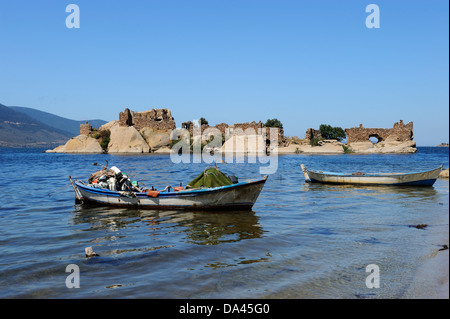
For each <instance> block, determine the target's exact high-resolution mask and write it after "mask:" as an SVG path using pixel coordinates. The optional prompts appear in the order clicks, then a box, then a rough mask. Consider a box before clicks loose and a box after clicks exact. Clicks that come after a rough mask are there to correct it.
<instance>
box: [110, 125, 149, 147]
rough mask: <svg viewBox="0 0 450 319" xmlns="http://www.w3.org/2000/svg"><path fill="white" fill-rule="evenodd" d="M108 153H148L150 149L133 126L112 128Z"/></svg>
mask: <svg viewBox="0 0 450 319" xmlns="http://www.w3.org/2000/svg"><path fill="white" fill-rule="evenodd" d="M110 131H111V135H110V142H109V145H108V153H149V152H150V147H149V146H148V144H147V143H146V142H145V140H144V138H143V137H142V136H141V134H139V132H138V131H137V130H136V129H135V128H134V127H133V126H112V127H111V130H110Z"/></svg>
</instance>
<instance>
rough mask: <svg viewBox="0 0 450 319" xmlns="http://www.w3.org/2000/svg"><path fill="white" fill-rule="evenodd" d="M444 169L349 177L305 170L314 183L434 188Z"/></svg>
mask: <svg viewBox="0 0 450 319" xmlns="http://www.w3.org/2000/svg"><path fill="white" fill-rule="evenodd" d="M441 169H442V168H437V169H434V170H431V171H427V172H419V173H408V174H402V173H397V174H365V175H349V174H340V173H330V172H316V171H312V170H304V173H306V175H305V177H306V176H308V178H309V181H310V182H313V183H328V184H352V185H371V186H373V185H382V186H432V185H433V184H434V182H435V181H436V179H437V178H438V176H439V173H440V172H441Z"/></svg>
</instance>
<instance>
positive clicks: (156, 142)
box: [140, 127, 170, 152]
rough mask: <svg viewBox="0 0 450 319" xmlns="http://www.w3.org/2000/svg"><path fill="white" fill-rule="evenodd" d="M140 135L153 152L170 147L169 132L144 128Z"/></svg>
mask: <svg viewBox="0 0 450 319" xmlns="http://www.w3.org/2000/svg"><path fill="white" fill-rule="evenodd" d="M140 133H141V135H142V136H143V137H144V139H145V141H146V142H147V144H148V146H149V147H150V149H151V151H152V152H154V151H156V150H159V149H160V148H163V147H168V146H169V145H170V134H169V133H167V132H161V131H154V130H153V129H152V128H150V127H144V128H143V129H142V130H141V131H140Z"/></svg>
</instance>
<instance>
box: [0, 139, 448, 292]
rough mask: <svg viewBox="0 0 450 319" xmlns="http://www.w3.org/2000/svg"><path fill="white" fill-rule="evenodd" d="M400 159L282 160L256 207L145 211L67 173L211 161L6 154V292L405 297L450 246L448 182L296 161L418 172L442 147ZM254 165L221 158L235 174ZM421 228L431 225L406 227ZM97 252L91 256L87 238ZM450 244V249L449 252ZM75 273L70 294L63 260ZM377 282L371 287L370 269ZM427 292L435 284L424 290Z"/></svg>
mask: <svg viewBox="0 0 450 319" xmlns="http://www.w3.org/2000/svg"><path fill="white" fill-rule="evenodd" d="M418 150H419V151H418V153H416V154H406V155H405V154H402V155H355V154H345V155H284V156H280V157H279V160H278V169H277V171H276V173H275V174H273V175H270V176H269V179H268V181H267V183H266V185H265V187H264V189H263V191H262V193H261V195H260V197H259V199H258V201H257V202H256V204H255V206H254V207H253V210H252V211H244V212H195V211H192V212H191V211H187V212H183V211H151V210H135V209H117V208H104V207H95V208H93V207H90V208H87V207H83V206H80V205H75V202H74V197H75V194H74V191H73V189H72V187H71V186H70V183H69V180H68V176H69V175H71V176H72V177H73V178H76V179H81V180H87V178H88V177H89V175H90V174H91V173H92V172H94V171H96V170H98V168H97V167H95V166H92V163H93V162H98V163H101V164H103V163H105V160H108V161H109V166H113V165H114V166H117V167H119V168H120V169H121V170H122V171H125V172H127V173H128V174H129V175H131V176H132V177H133V178H135V179H138V180H139V181H140V182H143V183H145V185H146V186H147V187H150V186H155V187H157V188H158V189H162V188H164V187H165V186H166V185H169V184H170V185H174V186H178V185H179V183H180V182H182V183H183V185H186V184H187V183H188V182H189V181H190V180H192V179H193V178H194V177H195V176H197V175H198V174H199V173H200V172H201V171H202V170H203V169H204V168H205V167H206V166H208V165H207V164H204V163H203V164H202V163H200V164H174V163H172V162H171V160H170V157H169V156H168V155H109V154H102V155H93V154H90V155H68V154H45V153H41V151H42V150H36V149H0V163H1V168H0V188H1V195H2V200H1V201H0V287H1V288H2V289H1V290H0V298H407V297H410V296H411V295H410V294H409V290H410V287H411V285H412V283H413V282H415V281H417V280H416V279H417V278H416V275H417V273H418V270H419V269H420V267H421V265H423V264H424V263H426V262H427V260H429V259H432V258H434V256H436V255H437V254H441V253H445V252H439V251H438V250H439V248H441V246H442V245H443V244H447V243H448V229H449V181H448V180H443V179H438V180H437V181H436V183H435V184H434V186H433V187H424V188H420V187H406V188H405V187H348V186H347V187H345V186H329V185H320V184H305V182H304V177H303V174H302V172H301V169H300V164H301V163H304V164H305V165H306V166H307V167H309V168H311V169H317V170H324V171H325V170H326V171H337V172H345V171H346V172H355V171H362V172H408V171H423V170H429V169H433V168H436V167H438V166H440V165H443V166H444V167H445V168H447V167H448V164H449V150H448V148H436V147H430V148H426V147H423V148H419V149H418ZM260 166H261V165H260V164H251V163H250V164H249V163H234V164H233V163H228V164H219V168H220V169H222V170H223V171H225V172H227V173H234V174H235V175H237V176H238V177H239V180H240V181H243V180H246V179H256V178H260V176H261V175H260V174H259V168H260ZM417 224H428V227H427V228H425V229H416V228H412V227H409V225H417ZM89 246H92V247H93V248H94V250H95V252H96V253H98V254H99V255H100V256H99V257H93V258H89V259H87V258H86V257H85V254H84V249H85V247H89ZM447 252H448V251H447ZM71 264H74V265H77V266H78V267H79V270H80V288H72V289H69V288H67V286H66V278H67V277H68V276H69V275H70V274H71V273H70V272H66V267H67V266H68V265H71ZM371 264H375V265H377V266H378V267H379V273H380V281H379V282H380V287H379V288H373V289H369V288H368V287H367V286H366V278H367V276H369V274H370V273H368V272H366V267H367V266H368V265H371ZM423 289H424V290H425V291H422V293H425V295H426V290H427V289H429V287H427V286H426V285H425V286H424V287H423Z"/></svg>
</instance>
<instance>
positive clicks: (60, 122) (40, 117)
mask: <svg viewBox="0 0 450 319" xmlns="http://www.w3.org/2000/svg"><path fill="white" fill-rule="evenodd" d="M9 108H10V109H12V110H14V111H17V112H20V113H22V114H25V115H27V116H29V117H31V118H33V119H35V120H37V121H39V122H41V123H45V124H46V125H48V126H51V127H54V128H56V129H58V130H61V131H66V132H68V133H70V134H71V137H74V136H77V135H79V134H80V124H83V123H84V122H85V121H76V120H71V119H67V118H64V117H61V116H58V115H54V114H51V113H47V112H44V111H40V110H36V109H32V108H29V107H21V106H10V107H9ZM87 121H88V122H89V124H91V125H92V127H95V128H99V127H100V126H102V125H103V124H105V123H107V122H106V121H103V120H87Z"/></svg>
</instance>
